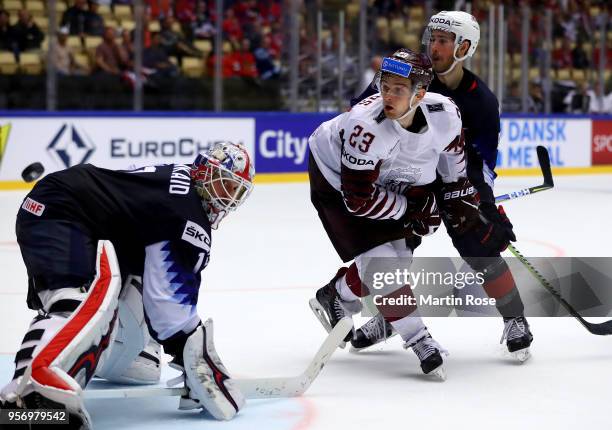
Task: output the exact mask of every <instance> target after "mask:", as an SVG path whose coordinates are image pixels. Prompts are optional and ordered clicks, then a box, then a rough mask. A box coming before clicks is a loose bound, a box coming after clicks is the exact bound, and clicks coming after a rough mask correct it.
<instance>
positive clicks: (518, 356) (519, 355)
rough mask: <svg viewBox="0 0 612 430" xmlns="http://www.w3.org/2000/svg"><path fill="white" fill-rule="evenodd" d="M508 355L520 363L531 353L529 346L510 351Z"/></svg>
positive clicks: (527, 358)
mask: <svg viewBox="0 0 612 430" xmlns="http://www.w3.org/2000/svg"><path fill="white" fill-rule="evenodd" d="M510 355H512V357H513V358H514V359H515V360H517V361H519V362H520V363H524V362H526V361H527V360H529V358H530V357H531V353H530V352H529V348H525V349H521V350H518V351H514V352H511V353H510Z"/></svg>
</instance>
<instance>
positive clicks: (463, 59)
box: [436, 45, 468, 76]
mask: <svg viewBox="0 0 612 430" xmlns="http://www.w3.org/2000/svg"><path fill="white" fill-rule="evenodd" d="M458 49H459V45H457V46H455V49H454V51H453V64H451V66H450V67H449V68H448V70H447V71H445V72H436V74H437V75H438V76H446V75H448V74H449V73H450V72H452V71H453V69H454V68H455V66H456V65H457V64H459V63H460V62H462V61H465V60H466V59H467V57H468V56H467V54H465V55H464V56H463V57H461V58H457V50H458Z"/></svg>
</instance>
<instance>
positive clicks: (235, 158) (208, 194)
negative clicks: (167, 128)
mask: <svg viewBox="0 0 612 430" xmlns="http://www.w3.org/2000/svg"><path fill="white" fill-rule="evenodd" d="M254 176H255V169H254V168H253V164H252V163H251V158H250V157H249V154H248V152H247V151H246V149H245V148H244V146H242V145H238V144H234V143H231V142H221V143H217V144H215V145H214V146H213V147H212V148H210V149H209V150H208V151H207V152H205V153H203V154H199V155H198V156H197V157H196V159H195V161H194V162H193V166H192V167H191V177H192V179H193V180H194V182H195V188H196V190H197V192H198V194H199V195H200V197H202V201H203V202H202V203H203V206H204V210H205V211H206V214H207V215H208V219H209V220H210V223H211V227H212V228H215V229H216V228H217V227H218V225H219V223H220V222H221V220H222V219H223V218H224V217H225V216H226V215H227V214H228V213H229V212H231V211H233V210H235V209H236V208H237V207H238V206H240V205H241V204H242V203H243V202H244V201H245V200H246V198H247V197H248V196H249V194H250V193H251V190H252V188H253V177H254Z"/></svg>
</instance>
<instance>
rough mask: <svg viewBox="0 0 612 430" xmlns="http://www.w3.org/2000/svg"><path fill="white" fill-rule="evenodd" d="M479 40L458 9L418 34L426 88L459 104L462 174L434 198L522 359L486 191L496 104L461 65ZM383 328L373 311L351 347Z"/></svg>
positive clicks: (513, 298)
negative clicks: (426, 60) (427, 62)
mask: <svg viewBox="0 0 612 430" xmlns="http://www.w3.org/2000/svg"><path fill="white" fill-rule="evenodd" d="M479 40H480V27H479V25H478V22H477V21H476V19H475V18H474V17H473V16H472V15H470V14H468V13H466V12H459V11H453V12H446V11H443V12H440V13H438V14H436V15H433V16H432V17H431V19H430V20H429V23H428V25H427V27H426V30H425V32H424V35H423V44H424V45H425V46H426V48H427V55H428V56H429V57H430V59H431V62H432V66H433V70H434V72H435V76H434V79H433V81H432V83H431V85H430V86H429V91H430V92H435V93H439V94H442V95H444V96H447V97H450V98H451V99H452V100H453V101H454V102H455V103H456V104H457V106H458V108H459V110H460V111H461V118H462V122H463V133H464V138H465V154H466V157H467V176H468V179H469V181H468V180H466V181H464V182H463V183H462V184H454V185H458V186H453V187H452V188H449V187H448V186H445V185H444V184H442V183H441V182H439V185H440V186H439V188H438V192H437V193H436V200H437V202H438V206H439V208H440V212H441V215H442V218H443V221H444V224H445V226H446V229H447V232H448V234H449V236H450V237H451V239H452V241H453V245H454V246H455V248H456V249H457V250H458V251H459V254H460V255H461V256H462V257H463V258H464V259H465V260H466V262H467V263H468V264H469V265H470V266H471V267H472V268H473V269H474V270H477V271H479V272H483V273H484V274H485V283H484V285H483V287H484V289H485V292H486V293H487V294H488V295H489V296H490V297H492V298H495V299H496V303H497V308H498V310H499V312H500V314H501V315H502V316H503V319H504V330H503V334H502V341H503V340H506V346H507V348H508V351H510V353H512V354H513V355H514V356H515V357H516V358H517V359H519V360H520V361H524V360H526V359H527V358H528V357H529V346H530V345H531V342H532V340H533V336H532V334H531V331H530V330H529V325H528V323H527V320H526V319H525V317H524V306H523V302H522V300H521V297H520V295H519V292H518V289H517V288H516V284H515V282H514V279H513V277H512V274H511V273H510V270H509V268H508V265H507V264H506V262H505V261H504V260H503V259H502V258H501V256H500V253H501V251H503V250H504V249H505V248H506V247H507V246H508V244H509V243H510V242H511V241H514V240H516V238H515V235H514V232H513V226H512V224H511V223H510V221H509V219H508V217H507V216H506V214H505V213H504V210H503V208H501V207H499V208H498V207H497V206H496V205H495V197H494V194H493V184H494V180H495V177H496V174H495V164H496V161H497V147H498V144H499V133H500V119H499V105H498V101H497V98H496V97H495V95H494V94H493V93H492V92H491V90H490V89H489V88H488V87H487V86H486V84H485V83H484V82H483V81H482V80H481V79H480V78H479V77H478V76H476V75H475V74H474V73H472V72H471V71H469V70H468V69H466V68H465V67H464V66H463V62H464V61H465V60H466V59H468V58H470V57H471V56H472V55H474V52H475V51H476V47H477V46H478V42H479ZM377 91H378V90H377V89H376V88H375V87H374V85H372V86H370V87H368V88H367V89H366V90H365V91H364V92H363V93H362V94H361V95H360V96H359V97H357V98H356V99H354V100H352V101H351V105H355V104H356V103H358V102H359V101H361V100H363V99H365V98H366V97H369V96H371V95H372V94H375V93H376V92H377ZM391 334H392V328H391V326H390V325H389V324H384V323H383V319H382V318H381V317H380V316H377V317H374V318H372V319H371V320H370V321H368V322H367V323H366V324H365V325H364V326H362V328H361V329H358V330H357V331H356V333H355V335H354V337H353V346H354V347H355V348H356V349H363V348H367V347H368V346H371V345H372V344H374V343H377V342H380V341H381V340H383V339H384V338H385V337H387V336H389V335H391Z"/></svg>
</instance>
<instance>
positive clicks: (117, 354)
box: [0, 142, 254, 429]
mask: <svg viewBox="0 0 612 430" xmlns="http://www.w3.org/2000/svg"><path fill="white" fill-rule="evenodd" d="M253 175H254V169H253V165H252V163H251V161H250V157H249V154H248V153H247V152H246V150H245V148H243V147H242V146H240V145H235V144H232V143H229V142H223V143H219V144H216V145H214V146H213V147H212V148H211V149H209V150H208V151H207V152H205V153H203V154H200V155H199V156H198V157H197V158H196V160H195V161H194V163H193V165H182V164H168V165H162V166H150V167H146V168H142V169H138V170H133V171H112V170H107V169H101V168H98V167H95V166H92V165H79V166H74V167H71V168H69V169H66V170H63V171H60V172H55V173H52V174H50V175H48V176H47V177H45V178H43V179H42V180H41V181H39V182H38V183H37V184H36V185H35V187H34V189H33V190H32V191H31V192H30V193H29V194H28V196H27V197H26V199H25V200H24V202H23V204H22V206H21V208H20V210H19V212H18V214H17V225H16V232H17V241H18V243H19V247H20V250H21V254H22V256H23V259H24V262H25V265H26V268H27V271H28V277H29V289H28V300H27V304H28V307H30V308H31V309H33V310H36V311H38V316H37V317H36V318H34V320H33V321H32V323H31V325H30V329H29V330H28V332H27V334H26V335H25V336H24V339H23V342H22V345H21V348H20V350H19V352H18V353H17V354H16V356H15V373H14V375H13V378H12V381H11V382H9V383H8V384H7V385H6V386H5V387H4V388H3V389H2V391H1V392H0V401H1V403H2V408H26V409H32V408H54V409H55V408H62V409H64V408H65V409H67V410H68V412H69V414H70V428H83V429H88V428H90V427H91V418H90V417H89V414H88V412H87V410H86V408H85V405H84V403H83V395H82V390H83V389H85V387H86V385H87V383H88V382H89V381H90V380H91V378H92V377H93V376H94V375H97V376H100V377H103V378H105V379H108V380H111V381H118V382H126V381H127V382H133V383H151V382H157V381H158V380H159V373H160V372H159V348H158V347H156V345H157V344H161V345H162V346H163V347H164V352H166V353H167V354H170V355H171V356H172V357H173V360H172V362H171V363H170V364H171V366H172V367H175V368H177V369H179V370H180V371H181V372H182V375H183V376H182V379H181V380H182V382H184V384H185V388H186V390H187V395H186V396H185V397H183V398H181V399H180V403H179V409H195V408H202V409H205V410H207V411H208V412H209V413H210V414H211V415H213V416H214V417H215V418H217V419H223V420H227V419H231V418H233V417H234V416H235V415H236V414H237V413H238V411H239V410H240V409H241V408H242V406H243V405H244V396H243V395H242V393H241V392H240V390H239V389H238V388H237V387H236V386H235V385H234V383H233V380H232V379H231V378H230V376H229V374H228V372H227V370H226V369H225V367H224V366H223V363H222V362H221V360H220V358H219V356H218V355H217V353H216V351H215V347H214V343H213V327H212V321H211V320H208V321H206V322H204V323H203V322H202V321H201V319H200V316H199V315H198V312H197V309H196V305H197V301H198V291H199V288H200V280H201V277H200V272H201V271H202V270H203V269H204V268H205V267H206V266H207V264H208V261H209V258H210V250H211V229H214V228H216V227H217V226H218V224H219V222H220V221H221V220H222V219H223V218H224V217H225V216H226V215H227V214H228V213H229V212H231V211H233V210H235V209H236V208H237V207H238V206H239V205H240V204H241V203H242V202H243V201H244V200H245V199H246V198H247V197H248V195H249V193H250V190H251V188H252V181H253ZM121 274H124V276H123V277H122V276H121ZM128 274H137V275H138V277H134V276H131V275H130V276H128ZM122 281H123V282H122ZM122 284H123V285H124V287H123V288H122ZM150 337H152V338H153V339H154V341H150V339H149V338H150ZM156 342H157V343H156ZM143 348H144V350H143Z"/></svg>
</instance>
